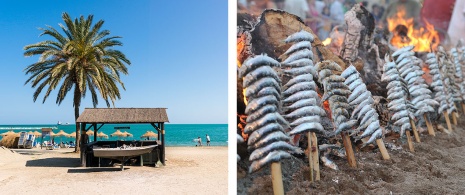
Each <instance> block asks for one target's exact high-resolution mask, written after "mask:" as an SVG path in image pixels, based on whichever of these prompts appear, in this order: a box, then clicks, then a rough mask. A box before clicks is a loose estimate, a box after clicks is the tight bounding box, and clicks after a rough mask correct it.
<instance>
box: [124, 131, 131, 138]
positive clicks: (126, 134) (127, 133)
mask: <svg viewBox="0 0 465 195" xmlns="http://www.w3.org/2000/svg"><path fill="white" fill-rule="evenodd" d="M123 135H124V136H125V137H132V134H131V133H129V132H127V131H124V132H123Z"/></svg>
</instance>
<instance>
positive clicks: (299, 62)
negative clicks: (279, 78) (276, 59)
mask: <svg viewBox="0 0 465 195" xmlns="http://www.w3.org/2000/svg"><path fill="white" fill-rule="evenodd" d="M282 66H283V67H291V68H296V67H303V66H313V60H311V59H309V58H301V59H298V60H295V61H291V62H289V63H287V64H285V63H282Z"/></svg>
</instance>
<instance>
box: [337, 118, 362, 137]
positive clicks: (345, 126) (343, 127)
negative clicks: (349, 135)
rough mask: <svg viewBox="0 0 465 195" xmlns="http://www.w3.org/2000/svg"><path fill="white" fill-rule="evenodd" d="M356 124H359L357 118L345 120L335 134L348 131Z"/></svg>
mask: <svg viewBox="0 0 465 195" xmlns="http://www.w3.org/2000/svg"><path fill="white" fill-rule="evenodd" d="M355 125H357V120H349V121H346V122H343V123H341V124H340V125H339V126H338V127H337V129H336V131H335V132H334V135H337V134H339V133H341V132H342V131H347V130H349V129H351V128H353V127H354V126H355Z"/></svg>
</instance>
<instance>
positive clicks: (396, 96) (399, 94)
mask: <svg viewBox="0 0 465 195" xmlns="http://www.w3.org/2000/svg"><path fill="white" fill-rule="evenodd" d="M406 95H407V94H405V92H404V91H398V92H394V93H391V94H389V95H388V97H387V99H388V100H396V99H400V98H405V96H406Z"/></svg>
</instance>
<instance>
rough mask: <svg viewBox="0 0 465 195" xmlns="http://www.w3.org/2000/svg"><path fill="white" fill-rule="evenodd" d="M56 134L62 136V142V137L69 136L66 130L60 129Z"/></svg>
mask: <svg viewBox="0 0 465 195" xmlns="http://www.w3.org/2000/svg"><path fill="white" fill-rule="evenodd" d="M55 136H59V137H60V143H61V142H62V137H63V136H68V134H67V133H66V132H64V131H63V130H60V131H59V132H58V133H56V134H55Z"/></svg>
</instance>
